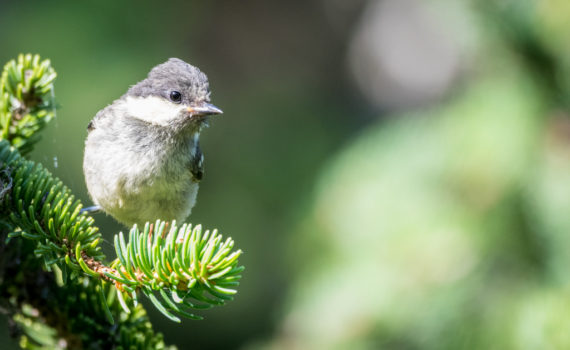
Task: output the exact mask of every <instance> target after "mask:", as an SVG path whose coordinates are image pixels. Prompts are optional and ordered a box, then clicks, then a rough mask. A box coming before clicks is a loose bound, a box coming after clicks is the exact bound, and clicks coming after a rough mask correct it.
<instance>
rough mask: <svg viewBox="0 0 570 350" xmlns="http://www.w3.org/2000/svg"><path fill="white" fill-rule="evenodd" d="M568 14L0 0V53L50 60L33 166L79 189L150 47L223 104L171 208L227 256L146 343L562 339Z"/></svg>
mask: <svg viewBox="0 0 570 350" xmlns="http://www.w3.org/2000/svg"><path fill="white" fill-rule="evenodd" d="M569 18H570V2H568V0H541V1H538V0H537V1H531V0H488V1H482V0H481V1H477V0H471V1H454V0H430V1H422V0H313V1H302V0H292V1H271V2H270V1H261V0H244V1H229V0H226V1H209V2H198V1H168V2H158V1H155V2H150V1H131V2H126V1H83V2H77V1H58V2H45V1H26V2H23V1H19V2H17V1H8V2H6V1H4V2H0V48H1V49H0V62H7V61H8V60H9V59H12V58H14V57H16V56H17V54H18V53H21V52H23V53H26V52H31V53H39V54H41V55H42V58H50V59H51V60H52V63H53V66H54V67H55V69H56V70H57V72H58V74H59V76H58V79H57V80H56V85H55V86H56V98H57V101H58V104H59V109H58V113H57V114H58V115H57V119H56V121H55V122H53V123H52V124H51V125H50V126H49V127H48V129H47V130H46V131H45V132H44V136H43V140H42V141H41V143H40V144H39V145H38V146H37V147H36V150H35V152H34V154H33V159H35V160H38V161H41V162H42V163H44V164H45V165H46V166H47V167H48V168H50V170H52V171H53V172H54V173H55V174H56V175H57V176H59V177H60V178H62V179H63V180H64V182H65V183H66V184H67V185H68V186H70V187H71V189H72V190H73V191H74V192H75V193H76V194H77V195H78V196H79V197H80V198H81V199H82V200H83V201H84V203H86V204H88V203H90V200H89V198H88V195H87V193H86V188H85V185H84V181H83V174H82V170H81V162H82V154H83V142H84V139H85V137H86V125H87V123H88V121H89V120H90V119H91V118H92V117H93V116H94V115H95V113H96V112H97V111H98V110H99V109H101V108H103V107H104V106H106V105H107V104H109V103H111V102H112V101H113V100H114V99H115V98H118V97H119V96H120V95H121V94H123V93H124V92H125V91H126V89H127V88H128V86H129V85H131V84H134V83H136V82H137V81H139V80H141V79H143V78H144V77H145V76H146V74H147V72H148V71H149V69H150V68H151V67H153V66H154V65H156V64H158V63H161V62H163V61H165V60H166V59H168V58H169V57H179V58H182V59H184V60H186V61H188V62H190V63H192V64H194V65H197V66H198V67H200V68H201V69H202V70H203V71H204V72H205V73H206V74H207V75H208V77H209V79H210V86H211V88H212V102H213V103H214V104H215V105H217V106H219V107H220V108H222V109H223V110H224V112H225V113H224V115H223V116H221V117H220V118H217V119H215V120H213V122H212V127H211V128H210V129H208V130H206V131H205V132H204V133H203V136H202V148H203V150H204V153H205V157H206V175H205V179H204V180H203V182H202V184H201V188H200V193H199V196H198V204H197V205H196V207H195V208H194V210H193V213H192V216H191V217H190V221H191V222H193V223H202V224H203V225H205V226H206V227H209V228H212V227H217V228H218V229H220V231H221V232H222V233H224V234H226V235H230V236H232V237H233V238H234V239H235V240H236V245H237V246H238V247H239V248H241V249H243V250H244V251H245V254H244V255H243V257H242V258H241V262H242V264H244V265H245V266H246V271H245V272H244V276H243V280H242V283H241V286H240V288H239V293H238V295H237V297H236V299H235V300H234V301H232V302H230V303H228V304H227V305H226V306H224V307H221V308H218V309H214V310H208V311H207V312H205V313H204V315H205V316H206V319H205V320H204V321H200V322H196V321H188V320H186V321H184V322H183V323H182V325H178V324H174V323H172V322H170V321H168V320H166V319H165V318H164V317H162V316H161V315H159V314H157V313H156V312H154V310H153V308H152V307H149V308H148V311H149V313H150V314H151V318H152V320H153V323H154V325H155V327H156V328H157V329H158V330H159V331H161V332H163V333H164V334H165V337H166V341H167V343H171V344H177V345H178V346H179V348H180V349H190V348H193V349H251V350H254V349H379V348H382V349H458V348H465V349H473V348H500V349H556V348H557V349H567V348H570V271H569V269H570V268H569V267H570V215H569V214H570V119H569V111H570V108H569V106H570V20H569ZM96 222H97V224H98V225H99V227H100V228H101V230H102V231H103V232H104V234H105V236H106V239H107V240H110V239H111V238H112V236H113V234H115V233H116V232H118V231H119V230H124V228H123V227H121V225H119V224H117V223H115V222H114V221H113V220H112V219H110V218H109V217H106V216H104V215H97V216H96ZM106 248H107V254H108V256H109V257H113V256H114V252H113V251H112V249H111V248H112V246H111V244H107V245H106ZM2 322H3V323H4V324H6V321H5V320H3V321H2ZM0 328H1V329H3V331H2V332H1V333H0V337H8V332H7V330H6V329H7V327H4V326H3V327H0ZM2 344H3V345H2V349H11V348H17V347H16V342H15V341H14V340H11V339H7V340H5V341H2Z"/></svg>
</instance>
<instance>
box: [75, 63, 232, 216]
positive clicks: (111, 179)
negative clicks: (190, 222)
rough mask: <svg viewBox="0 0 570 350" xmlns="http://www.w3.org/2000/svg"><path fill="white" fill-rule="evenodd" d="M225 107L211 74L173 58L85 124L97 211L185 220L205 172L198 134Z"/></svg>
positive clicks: (87, 169)
mask: <svg viewBox="0 0 570 350" xmlns="http://www.w3.org/2000/svg"><path fill="white" fill-rule="evenodd" d="M218 114H222V110H220V109H219V108H218V107H216V106H214V105H213V104H211V103H210V87H209V82H208V78H207V76H206V75H205V74H204V73H203V72H202V71H200V70H199V69H198V68H197V67H195V66H192V65H191V64H189V63H186V62H185V61H183V60H181V59H178V58H170V59H168V60H167V61H166V62H164V63H161V64H159V65H157V66H155V67H154V68H152V69H151V70H150V72H149V73H148V76H147V77H146V78H145V79H143V80H141V81H140V82H138V83H136V84H135V85H132V86H131V87H130V88H129V89H128V90H127V92H126V93H125V94H124V95H122V96H121V97H120V98H119V99H117V100H115V101H113V102H112V103H111V104H110V105H108V106H106V107H105V108H103V109H102V110H100V111H99V112H98V113H97V114H96V115H95V117H93V119H92V120H91V121H90V122H89V124H88V126H87V139H86V141H85V150H84V157H83V172H84V175H85V183H86V185H87V190H88V192H89V195H90V197H91V199H92V200H93V202H94V203H95V205H96V207H97V208H101V209H102V210H103V211H104V212H106V213H107V214H109V215H110V216H112V217H113V218H115V219H116V220H117V221H118V222H120V223H122V224H124V225H126V226H129V227H130V226H132V225H134V224H137V225H144V224H145V223H146V222H154V221H155V220H158V219H160V220H163V221H171V220H177V221H178V222H180V221H184V220H185V219H186V218H187V217H188V216H189V215H190V213H191V210H192V208H193V207H194V205H195V203H196V196H197V193H198V187H199V182H200V180H201V179H202V177H203V174H204V155H203V153H202V151H201V149H200V144H199V138H200V132H201V131H202V130H203V129H204V128H205V127H207V126H208V122H209V118H210V116H214V115H218Z"/></svg>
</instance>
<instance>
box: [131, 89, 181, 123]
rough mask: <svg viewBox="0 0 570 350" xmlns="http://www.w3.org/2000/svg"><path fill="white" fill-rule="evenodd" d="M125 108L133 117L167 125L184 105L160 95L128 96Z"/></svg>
mask: <svg viewBox="0 0 570 350" xmlns="http://www.w3.org/2000/svg"><path fill="white" fill-rule="evenodd" d="M125 109H126V111H127V113H128V115H130V116H131V117H134V118H137V119H140V120H143V121H145V122H147V123H151V124H156V125H162V126H166V125H168V124H169V122H170V121H172V120H174V119H175V118H176V117H177V116H178V115H179V114H180V112H182V110H183V109H184V107H183V106H181V105H178V104H175V103H172V102H169V101H167V100H165V99H163V98H160V97H155V96H148V97H127V98H126V101H125Z"/></svg>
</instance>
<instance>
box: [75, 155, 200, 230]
mask: <svg viewBox="0 0 570 350" xmlns="http://www.w3.org/2000/svg"><path fill="white" fill-rule="evenodd" d="M106 154H111V156H110V157H108V158H106V159H103V160H101V159H98V161H97V160H95V159H87V158H86V162H85V163H84V168H85V176H86V177H90V178H89V179H88V181H87V184H88V189H89V193H90V195H91V198H92V199H93V201H94V202H95V203H96V204H98V205H100V206H101V207H102V208H103V209H104V211H105V212H107V213H108V214H110V215H111V216H113V217H114V218H115V219H116V220H117V221H119V222H122V223H123V224H126V225H127V226H131V225H133V224H135V223H136V224H137V225H139V226H144V224H145V223H146V222H151V223H153V222H154V221H156V220H157V219H160V220H166V221H169V220H177V221H178V222H181V221H184V220H185V219H186V218H187V217H188V216H189V215H190V212H191V210H192V207H194V204H195V203H196V195H197V193H198V183H197V182H195V181H194V180H193V178H192V174H191V172H190V171H189V170H188V168H187V166H186V164H185V163H184V159H187V157H185V155H179V157H175V159H173V157H169V158H168V163H167V165H164V162H163V160H162V159H160V158H158V159H157V158H156V157H155V158H153V157H150V156H149V155H145V156H142V155H139V154H136V155H133V154H132V153H130V154H127V153H122V152H119V153H117V152H115V153H112V152H107V153H106ZM86 157H89V155H88V154H86ZM176 158H179V159H176ZM135 170H137V171H135Z"/></svg>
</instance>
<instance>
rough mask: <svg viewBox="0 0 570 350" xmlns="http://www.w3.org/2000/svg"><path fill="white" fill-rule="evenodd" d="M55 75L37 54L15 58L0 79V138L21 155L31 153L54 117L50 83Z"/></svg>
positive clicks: (52, 94)
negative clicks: (42, 130) (39, 132)
mask: <svg viewBox="0 0 570 350" xmlns="http://www.w3.org/2000/svg"><path fill="white" fill-rule="evenodd" d="M56 76H57V74H56V73H55V70H54V69H53V68H52V67H51V63H50V61H49V60H43V61H41V62H40V56H39V55H31V54H27V55H19V56H18V59H17V60H11V61H10V62H8V63H7V64H6V65H5V66H4V70H3V72H2V75H1V76H0V129H1V135H0V138H1V139H4V140H8V141H10V143H11V144H12V145H13V146H14V147H16V148H17V149H18V150H19V151H20V152H21V153H22V154H26V153H28V152H30V151H31V150H32V146H33V145H34V144H35V143H36V142H37V141H39V139H40V135H39V134H38V131H40V130H41V129H42V128H43V127H44V126H45V125H46V124H47V123H48V122H49V121H50V120H52V119H53V117H54V116H55V109H54V105H55V101H54V93H53V81H54V80H55V78H56Z"/></svg>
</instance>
